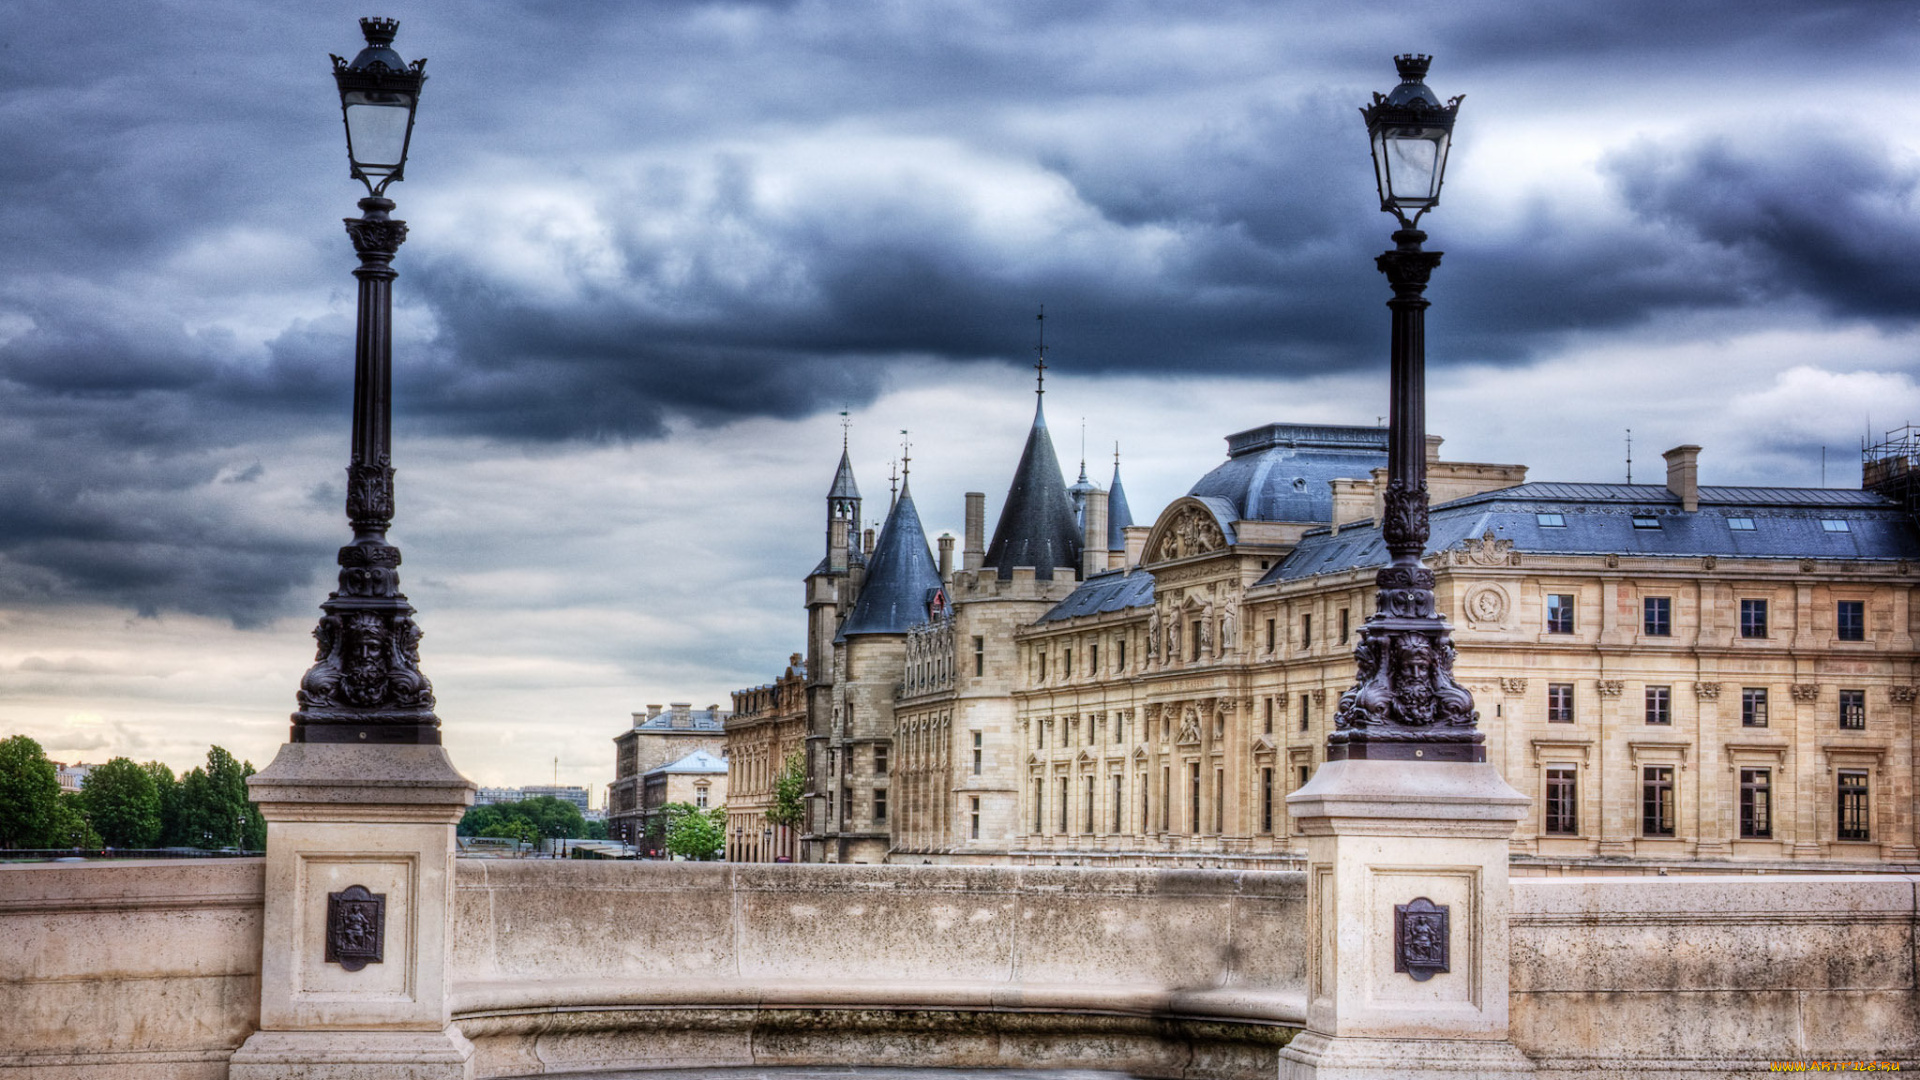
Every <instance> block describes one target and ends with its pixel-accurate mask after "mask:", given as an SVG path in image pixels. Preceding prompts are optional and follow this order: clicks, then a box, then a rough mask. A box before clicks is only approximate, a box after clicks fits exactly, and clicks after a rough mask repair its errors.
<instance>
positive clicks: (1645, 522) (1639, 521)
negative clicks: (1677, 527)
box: [1633, 514, 1660, 529]
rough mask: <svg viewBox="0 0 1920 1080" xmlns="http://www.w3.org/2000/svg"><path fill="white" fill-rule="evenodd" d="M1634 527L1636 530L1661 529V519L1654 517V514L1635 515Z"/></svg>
mask: <svg viewBox="0 0 1920 1080" xmlns="http://www.w3.org/2000/svg"><path fill="white" fill-rule="evenodd" d="M1633 527H1634V528H1636V529H1657V528H1659V527H1660V519H1659V518H1657V517H1654V516H1653V515H1652V514H1635V515H1633Z"/></svg>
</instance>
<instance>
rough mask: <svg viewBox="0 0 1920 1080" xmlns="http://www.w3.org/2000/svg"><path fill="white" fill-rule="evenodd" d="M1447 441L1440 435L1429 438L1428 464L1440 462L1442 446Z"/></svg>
mask: <svg viewBox="0 0 1920 1080" xmlns="http://www.w3.org/2000/svg"><path fill="white" fill-rule="evenodd" d="M1446 441H1447V440H1445V439H1443V438H1441V437H1440V436H1438V435H1429V436H1427V464H1429V465H1431V464H1433V463H1434V462H1436V461H1439V460H1440V444H1441V443H1443V442H1446Z"/></svg>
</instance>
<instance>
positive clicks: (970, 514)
mask: <svg viewBox="0 0 1920 1080" xmlns="http://www.w3.org/2000/svg"><path fill="white" fill-rule="evenodd" d="M986 561H987V495H986V492H983V491H969V492H967V546H966V547H965V548H962V549H961V552H960V568H961V569H963V570H978V569H980V565H981V564H982V563H984V562H986Z"/></svg>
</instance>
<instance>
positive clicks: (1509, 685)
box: [1500, 679, 1527, 694]
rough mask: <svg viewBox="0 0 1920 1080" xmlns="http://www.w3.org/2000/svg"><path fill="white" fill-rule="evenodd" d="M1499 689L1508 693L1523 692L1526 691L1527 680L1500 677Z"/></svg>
mask: <svg viewBox="0 0 1920 1080" xmlns="http://www.w3.org/2000/svg"><path fill="white" fill-rule="evenodd" d="M1500 689H1502V690H1504V691H1506V692H1507V693H1509V694H1524V693H1526V692H1527V680H1525V679H1501V680H1500Z"/></svg>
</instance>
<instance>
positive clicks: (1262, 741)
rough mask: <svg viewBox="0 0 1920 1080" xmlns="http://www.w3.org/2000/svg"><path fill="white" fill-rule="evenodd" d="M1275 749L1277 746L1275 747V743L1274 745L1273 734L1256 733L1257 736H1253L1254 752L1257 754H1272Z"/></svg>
mask: <svg viewBox="0 0 1920 1080" xmlns="http://www.w3.org/2000/svg"><path fill="white" fill-rule="evenodd" d="M1274 749H1275V747H1274V745H1273V736H1271V735H1256V736H1254V738H1253V752H1254V753H1256V754H1271V753H1273V752H1274Z"/></svg>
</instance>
